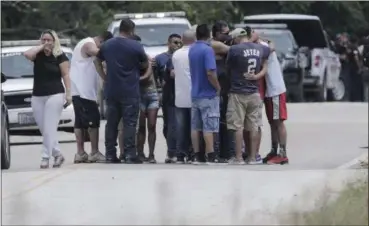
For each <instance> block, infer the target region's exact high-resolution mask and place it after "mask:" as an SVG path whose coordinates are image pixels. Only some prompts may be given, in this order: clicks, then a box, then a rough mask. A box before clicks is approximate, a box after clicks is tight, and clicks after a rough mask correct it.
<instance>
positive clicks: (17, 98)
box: [1, 39, 74, 135]
mask: <svg viewBox="0 0 369 226" xmlns="http://www.w3.org/2000/svg"><path fill="white" fill-rule="evenodd" d="M60 42H61V44H62V45H63V46H62V50H63V51H64V53H65V54H66V55H67V57H68V58H69V59H71V57H72V49H71V48H70V47H67V46H69V45H70V44H71V41H70V40H69V39H61V40H60ZM39 44H40V41H39V40H20V41H2V42H1V66H2V67H1V70H2V73H4V74H5V76H6V79H7V81H6V82H5V83H3V84H2V90H3V92H4V101H5V104H6V106H7V107H8V114H9V127H10V134H14V135H39V130H38V128H37V125H36V122H35V120H34V117H33V113H32V108H31V97H32V88H33V62H32V61H29V60H27V59H26V57H24V55H23V53H24V52H25V51H27V50H28V49H30V48H32V47H34V46H37V45H39ZM73 127H74V110H73V106H72V105H69V106H68V107H67V108H65V109H64V110H63V112H62V114H61V117H60V121H59V128H58V129H59V130H61V131H65V132H73Z"/></svg>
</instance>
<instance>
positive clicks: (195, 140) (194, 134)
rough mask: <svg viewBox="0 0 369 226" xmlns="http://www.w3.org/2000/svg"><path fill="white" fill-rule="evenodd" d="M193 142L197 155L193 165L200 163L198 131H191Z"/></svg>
mask: <svg viewBox="0 0 369 226" xmlns="http://www.w3.org/2000/svg"><path fill="white" fill-rule="evenodd" d="M191 142H192V148H193V152H194V155H195V159H194V161H193V162H192V163H193V164H198V163H199V159H198V158H199V153H200V132H199V131H197V130H191Z"/></svg>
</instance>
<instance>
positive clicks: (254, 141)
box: [248, 129, 260, 163]
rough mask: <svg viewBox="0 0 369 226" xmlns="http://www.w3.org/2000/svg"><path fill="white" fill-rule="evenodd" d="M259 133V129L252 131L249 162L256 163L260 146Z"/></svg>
mask: <svg viewBox="0 0 369 226" xmlns="http://www.w3.org/2000/svg"><path fill="white" fill-rule="evenodd" d="M259 137H260V136H259V131H258V129H256V130H252V131H250V151H249V156H248V162H249V163H251V162H255V161H256V154H257V149H258V145H259Z"/></svg>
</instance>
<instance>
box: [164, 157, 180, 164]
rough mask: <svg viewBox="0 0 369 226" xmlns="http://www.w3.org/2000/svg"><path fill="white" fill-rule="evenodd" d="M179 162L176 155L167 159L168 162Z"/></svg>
mask: <svg viewBox="0 0 369 226" xmlns="http://www.w3.org/2000/svg"><path fill="white" fill-rule="evenodd" d="M176 162H177V158H176V157H167V158H166V159H165V163H166V164H172V163H176Z"/></svg>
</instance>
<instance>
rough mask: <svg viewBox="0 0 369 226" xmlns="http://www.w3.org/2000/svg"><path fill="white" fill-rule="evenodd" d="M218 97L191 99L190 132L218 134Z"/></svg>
mask: <svg viewBox="0 0 369 226" xmlns="http://www.w3.org/2000/svg"><path fill="white" fill-rule="evenodd" d="M219 117H220V112H219V97H218V96H216V97H212V98H201V99H192V108H191V130H197V131H203V132H205V133H206V132H208V133H218V132H219Z"/></svg>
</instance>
